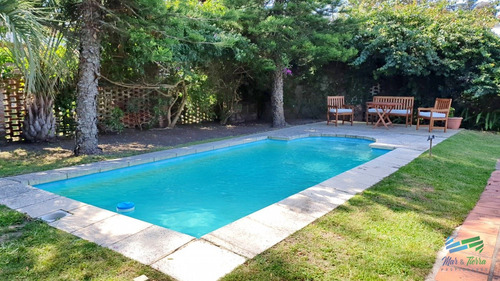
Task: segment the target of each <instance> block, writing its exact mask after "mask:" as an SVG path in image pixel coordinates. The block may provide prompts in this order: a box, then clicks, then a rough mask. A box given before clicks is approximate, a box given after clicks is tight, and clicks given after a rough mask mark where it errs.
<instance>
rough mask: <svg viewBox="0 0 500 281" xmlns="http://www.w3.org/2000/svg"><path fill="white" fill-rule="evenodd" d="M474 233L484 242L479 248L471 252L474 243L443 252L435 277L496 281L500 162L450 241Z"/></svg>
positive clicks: (499, 277) (499, 262)
mask: <svg viewBox="0 0 500 281" xmlns="http://www.w3.org/2000/svg"><path fill="white" fill-rule="evenodd" d="M477 236H479V237H480V239H481V240H482V241H483V243H484V246H483V251H482V252H481V253H479V251H475V246H473V247H472V248H469V249H466V250H462V251H458V252H455V253H451V254H450V253H449V251H450V250H445V251H443V252H442V255H441V257H440V258H438V260H437V261H436V264H437V265H438V266H439V269H438V270H436V271H435V272H434V273H435V280H437V281H447V280H450V281H451V280H453V281H456V280H467V281H476V280H477V281H500V251H499V248H500V161H499V162H498V163H497V170H496V171H494V172H493V173H492V174H491V177H490V179H489V180H488V184H487V185H486V188H485V190H484V192H483V194H482V195H481V198H480V199H479V201H478V202H477V205H476V207H475V208H474V209H473V210H472V212H470V214H469V216H467V218H466V220H465V221H464V223H463V225H462V226H461V227H460V229H459V230H458V233H457V235H456V237H455V238H454V242H455V241H461V240H464V239H469V238H474V237H477ZM472 244H473V243H472ZM448 245H452V243H449V244H448ZM479 247H480V245H479ZM452 248H453V247H452ZM437 268H438V267H437V266H436V267H435V269H437Z"/></svg>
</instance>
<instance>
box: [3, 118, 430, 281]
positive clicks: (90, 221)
mask: <svg viewBox="0 0 500 281" xmlns="http://www.w3.org/2000/svg"><path fill="white" fill-rule="evenodd" d="M301 127H304V126H301ZM285 130H286V129H285ZM275 132H276V131H271V132H266V133H261V134H255V135H252V136H246V137H237V138H234V139H229V140H222V141H216V142H212V143H206V144H199V145H193V146H191V147H182V148H175V149H170V150H165V151H159V152H153V153H147V154H142V155H137V156H131V157H126V158H121V159H116V160H109V161H103V162H97V163H92V164H84V165H78V166H74V167H68V168H62V169H56V170H51V171H46V172H39V173H32V174H27V175H20V176H14V177H8V178H0V204H4V205H7V206H8V207H9V208H12V209H15V210H17V211H20V212H24V213H27V214H28V215H30V216H31V217H37V218H39V217H42V216H46V215H47V214H52V213H54V212H59V213H58V214H60V213H61V212H60V211H61V210H63V211H64V212H66V213H67V214H68V215H67V216H64V215H61V216H64V217H62V218H60V219H59V220H56V221H54V222H51V223H49V224H50V225H51V226H54V227H56V228H58V229H61V230H63V231H67V232H69V233H72V234H74V235H76V236H78V237H81V238H83V239H85V240H89V241H91V242H95V243H97V244H99V245H101V246H104V247H108V248H110V249H113V250H115V251H117V252H119V253H122V254H123V255H125V256H127V257H130V258H132V259H135V260H137V261H139V262H141V263H144V264H148V265H151V266H152V267H153V268H156V269H158V270H160V271H162V272H164V273H166V274H169V275H170V276H172V277H174V278H176V279H179V280H217V279H218V278H220V277H222V276H224V275H225V274H227V273H229V272H231V271H232V270H233V269H234V268H235V267H237V266H238V265H240V264H242V263H244V262H245V260H246V259H249V258H253V257H255V256H256V255H257V254H259V253H261V252H263V251H265V250H266V249H268V248H270V247H272V246H273V245H275V244H276V243H278V242H280V241H281V240H283V239H285V238H286V237H288V236H289V235H290V234H292V233H294V232H296V231H298V230H300V229H301V228H303V227H305V226H307V225H308V224H310V223H311V222H313V221H315V220H316V219H318V218H319V217H321V216H323V215H325V214H326V213H328V212H330V211H332V210H333V209H335V208H336V207H337V206H339V205H341V204H343V203H344V202H346V201H347V200H349V199H350V198H351V197H353V196H354V195H355V194H357V193H359V192H362V191H363V190H365V189H367V188H369V187H371V186H372V185H374V184H376V183H377V182H379V181H380V180H382V179H383V178H384V177H386V176H388V175H390V174H392V173H394V172H395V171H397V170H398V169H399V168H400V167H402V166H404V165H406V164H407V163H409V162H411V161H412V160H413V159H414V158H416V157H418V156H419V155H420V154H421V153H422V151H421V150H415V149H409V148H401V147H399V148H397V147H398V145H394V144H380V143H374V144H372V146H373V147H377V148H386V149H388V148H389V149H394V150H393V151H390V152H388V153H386V154H384V155H382V156H379V157H377V158H375V159H373V160H371V161H370V162H367V163H365V164H362V165H360V166H358V167H356V168H353V169H351V170H349V171H346V172H344V173H342V174H340V175H337V176H335V177H333V178H330V179H328V180H326V181H324V182H321V183H319V184H317V185H315V186H313V187H310V188H308V189H306V190H303V191H302V192H299V193H296V194H294V195H292V196H290V197H288V198H286V199H284V200H281V201H279V202H277V203H275V204H273V205H270V206H268V207H265V208H263V209H261V210H259V211H256V212H254V213H252V214H250V215H248V216H246V217H243V218H241V219H239V220H237V221H234V222H233V223H231V224H228V225H226V226H224V227H222V228H219V229H217V230H215V231H213V232H211V233H209V234H206V235H204V236H203V237H201V238H200V239H196V238H195V237H192V236H189V235H186V234H182V233H178V232H176V231H172V230H169V229H166V228H163V227H159V226H156V225H153V224H150V223H147V222H143V221H140V220H137V219H134V218H131V217H127V216H124V215H121V214H117V213H114V212H111V211H107V210H104V209H100V208H98V207H94V206H91V205H88V204H85V203H82V202H78V201H75V200H72V199H69V198H66V197H63V196H59V195H56V194H53V193H50V192H47V191H43V190H40V189H37V188H34V187H32V186H30V185H35V184H40V183H45V182H49V181H57V180H63V179H67V178H72V177H78V176H82V175H88V174H92V173H99V172H104V171H108V170H112V169H119V168H124V167H128V166H134V165H139V164H143V163H149V162H154V161H160V160H164V159H169V158H173V157H178V156H184V155H189V154H193V153H198V152H203V151H210V150H215V149H219V148H224V147H229V146H234V145H238V144H245V143H250V142H254V141H259V140H264V139H268V138H270V139H281V140H291V139H297V138H304V137H317V136H327V137H350V138H361V139H368V140H374V141H376V140H375V138H372V137H368V136H362V135H360V136H357V135H346V134H331V133H324V134H323V133H308V134H294V135H292V136H279V135H278V136H276V134H273V133H275ZM273 135H274V136H273ZM395 148H397V149H395Z"/></svg>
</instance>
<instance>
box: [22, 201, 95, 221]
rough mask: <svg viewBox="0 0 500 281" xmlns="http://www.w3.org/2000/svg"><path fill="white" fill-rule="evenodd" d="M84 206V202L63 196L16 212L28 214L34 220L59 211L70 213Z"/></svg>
mask: <svg viewBox="0 0 500 281" xmlns="http://www.w3.org/2000/svg"><path fill="white" fill-rule="evenodd" d="M84 205H85V204H84V203H82V202H79V201H76V200H73V199H69V198H66V197H62V196H57V197H55V198H52V199H49V200H47V201H43V202H39V203H36V204H33V205H29V206H25V207H21V208H18V209H16V211H19V212H21V213H26V214H27V215H29V216H30V217H33V218H38V217H41V216H43V215H46V214H48V213H52V212H55V211H58V210H64V211H70V210H73V209H76V208H78V207H82V206H84Z"/></svg>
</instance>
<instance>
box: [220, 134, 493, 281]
mask: <svg viewBox="0 0 500 281" xmlns="http://www.w3.org/2000/svg"><path fill="white" fill-rule="evenodd" d="M498 158H500V135H498V134H496V135H495V134H490V133H480V132H471V131H465V132H461V133H459V134H458V135H456V136H455V137H452V138H450V139H448V140H447V141H444V142H443V143H441V144H440V145H438V146H436V147H435V149H433V157H432V158H430V157H429V156H428V154H423V155H421V156H420V157H419V158H417V159H416V160H414V161H413V162H411V163H410V164H408V165H407V166H405V167H403V168H401V169H400V170H399V171H398V172H396V173H395V174H393V175H391V176H389V177H388V178H386V179H384V180H383V181H381V182H380V183H379V184H377V185H376V186H374V187H372V188H370V189H368V190H366V191H365V192H364V193H362V194H360V195H357V196H355V197H354V198H352V199H351V200H349V201H348V202H347V203H346V204H344V205H343V206H340V207H338V208H337V209H335V210H334V211H332V212H330V213H329V214H327V215H325V216H324V217H321V218H320V219H318V220H317V221H316V222H314V223H313V224H311V225H309V226H307V227H305V228H304V229H302V230H300V231H298V232H296V233H295V234H294V235H292V236H290V237H288V238H287V239H285V240H284V241H282V242H281V243H279V244H277V245H276V246H274V247H272V248H271V249H269V250H267V251H266V252H264V253H262V254H261V255H259V256H257V257H256V258H254V259H252V260H250V261H248V262H247V263H245V264H244V265H242V266H240V267H239V268H238V269H237V270H235V271H233V272H232V273H231V274H229V275H228V276H226V277H225V278H224V280H226V281H228V280H238V281H239V280H424V279H425V277H426V276H427V275H428V274H429V272H430V271H431V268H432V266H433V264H434V261H435V258H436V253H437V251H438V250H439V249H440V248H441V247H442V246H443V245H444V239H445V238H446V237H448V236H449V235H450V234H451V233H452V231H453V230H454V228H456V227H457V226H459V225H460V224H461V223H462V222H463V220H464V219H465V217H466V216H467V214H468V213H469V211H470V210H471V209H472V208H473V207H474V205H475V203H476V201H477V200H478V198H479V196H480V194H481V192H482V191H483V189H484V187H485V186H486V181H487V180H488V178H489V176H490V174H491V172H492V171H493V169H494V167H495V163H496V160H497V159H498Z"/></svg>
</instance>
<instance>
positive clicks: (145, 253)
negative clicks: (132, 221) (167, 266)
mask: <svg viewBox="0 0 500 281" xmlns="http://www.w3.org/2000/svg"><path fill="white" fill-rule="evenodd" d="M195 239H196V238H195V237H192V236H189V235H186V234H182V233H179V232H176V231H173V230H170V229H166V228H163V227H160V226H156V225H153V226H151V227H148V228H146V229H144V230H142V231H140V232H138V233H136V234H133V235H132V236H129V237H127V238H125V239H123V240H121V241H119V242H117V243H115V244H113V245H111V246H110V247H109V248H110V249H112V250H115V251H117V252H119V253H121V254H123V255H124V256H127V257H129V258H132V259H135V260H137V261H139V262H141V263H143V264H151V263H153V262H155V261H158V260H160V259H161V258H164V257H165V256H167V255H169V254H171V253H173V252H174V251H175V250H177V249H178V248H180V247H182V246H183V245H185V244H187V243H189V242H191V241H193V240H195Z"/></svg>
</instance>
